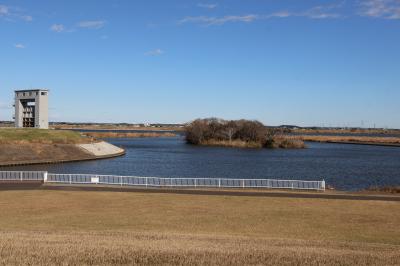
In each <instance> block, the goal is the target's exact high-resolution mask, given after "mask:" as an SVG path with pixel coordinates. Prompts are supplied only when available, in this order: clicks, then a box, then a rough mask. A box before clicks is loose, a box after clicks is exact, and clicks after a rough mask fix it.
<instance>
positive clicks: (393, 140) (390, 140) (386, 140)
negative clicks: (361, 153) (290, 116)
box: [296, 135, 400, 145]
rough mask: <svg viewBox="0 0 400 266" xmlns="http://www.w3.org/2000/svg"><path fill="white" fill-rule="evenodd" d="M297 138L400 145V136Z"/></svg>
mask: <svg viewBox="0 0 400 266" xmlns="http://www.w3.org/2000/svg"><path fill="white" fill-rule="evenodd" d="M296 138H298V139H300V140H303V141H315V142H344V143H345V142H350V143H351V142H354V143H368V144H388V145H390V144H392V145H400V138H397V137H365V136H314V135H310V136H309V135H302V136H296Z"/></svg>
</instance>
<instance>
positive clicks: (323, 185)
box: [321, 179, 325, 191]
mask: <svg viewBox="0 0 400 266" xmlns="http://www.w3.org/2000/svg"><path fill="white" fill-rule="evenodd" d="M321 189H322V190H323V191H325V180H324V179H322V182H321Z"/></svg>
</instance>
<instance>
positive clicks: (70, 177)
mask: <svg viewBox="0 0 400 266" xmlns="http://www.w3.org/2000/svg"><path fill="white" fill-rule="evenodd" d="M68 176H69V184H72V175H71V174H69V175H68Z"/></svg>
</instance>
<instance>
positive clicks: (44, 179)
mask: <svg viewBox="0 0 400 266" xmlns="http://www.w3.org/2000/svg"><path fill="white" fill-rule="evenodd" d="M43 182H44V183H46V182H47V172H44V173H43Z"/></svg>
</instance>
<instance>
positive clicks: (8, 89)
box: [0, 0, 400, 128]
mask: <svg viewBox="0 0 400 266" xmlns="http://www.w3.org/2000/svg"><path fill="white" fill-rule="evenodd" d="M0 36H1V41H0V60H1V64H0V73H1V75H0V120H11V117H12V113H13V110H12V109H11V104H12V100H13V90H14V89H25V88H43V87H45V88H48V89H50V90H51V93H50V107H51V108H50V113H51V115H50V119H51V121H78V122H83V121H92V122H161V123H180V122H187V121H190V120H192V119H195V118H199V117H211V116H214V117H221V118H226V119H238V118H247V119H258V120H260V121H262V122H264V123H265V124H268V125H280V124H296V125H300V126H314V125H315V126H361V125H363V126H371V127H372V126H374V124H375V125H376V126H377V127H393V128H400V119H399V117H400V101H399V99H400V1H399V0H365V1H357V0H355V1H349V0H347V1H342V0H339V1H313V0H309V1H300V0H279V1H277V0H275V1H273V0H246V1H244V0H243V1H239V0H236V1H235V0H231V1H200V0H199V1H188V0H181V1H177V0H175V1H172V0H171V1H167V0H162V1H161V0H159V1H155V0H146V1H144V0H143V1H139V0H138V1H130V0H109V1H107V0H104V1H95V0H92V1H90V0H85V1H78V0H69V1H57V0H51V1H50V0H49V1H40V0H35V1H33V0H32V1H22V0H21V1H20V0H13V1H5V0H0Z"/></svg>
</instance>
